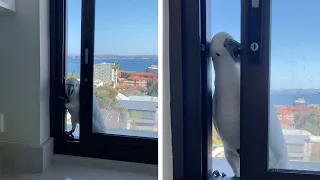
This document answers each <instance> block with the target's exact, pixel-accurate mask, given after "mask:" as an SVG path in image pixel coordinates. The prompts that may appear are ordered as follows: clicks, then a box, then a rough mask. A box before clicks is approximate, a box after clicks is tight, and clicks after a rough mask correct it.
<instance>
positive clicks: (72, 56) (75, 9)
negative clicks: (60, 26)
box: [65, 0, 81, 138]
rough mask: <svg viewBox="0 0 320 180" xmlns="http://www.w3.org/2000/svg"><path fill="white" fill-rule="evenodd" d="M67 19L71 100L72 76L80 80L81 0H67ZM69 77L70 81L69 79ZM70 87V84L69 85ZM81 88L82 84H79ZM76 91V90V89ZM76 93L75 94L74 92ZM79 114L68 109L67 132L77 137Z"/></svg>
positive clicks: (67, 68)
mask: <svg viewBox="0 0 320 180" xmlns="http://www.w3.org/2000/svg"><path fill="white" fill-rule="evenodd" d="M66 16H67V18H66V19H67V21H66V29H67V30H66V31H67V32H66V52H67V57H66V62H65V66H66V76H67V77H66V78H65V79H66V96H67V98H68V101H70V99H71V97H72V95H71V96H68V82H69V81H70V78H75V82H78V83H79V82H80V48H81V1H79V0H68V1H67V14H66ZM68 79H69V81H68ZM69 87H70V86H69ZM78 87H79V88H80V86H78ZM70 92H71V91H70ZM75 92H76V91H75ZM73 95H75V94H73ZM76 116H78V115H73V112H72V110H70V112H69V111H68V110H66V123H65V124H66V127H65V130H66V132H70V131H71V130H72V131H73V130H74V132H73V135H74V137H75V138H77V137H79V124H78V122H79V121H78V118H76Z"/></svg>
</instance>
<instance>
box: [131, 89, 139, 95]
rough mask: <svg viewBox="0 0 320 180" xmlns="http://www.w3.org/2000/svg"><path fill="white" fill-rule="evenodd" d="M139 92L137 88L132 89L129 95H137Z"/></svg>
mask: <svg viewBox="0 0 320 180" xmlns="http://www.w3.org/2000/svg"><path fill="white" fill-rule="evenodd" d="M140 94H141V92H140V91H138V90H134V91H132V92H131V95H133V96H137V95H140Z"/></svg>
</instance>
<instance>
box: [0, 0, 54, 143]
mask: <svg viewBox="0 0 320 180" xmlns="http://www.w3.org/2000/svg"><path fill="white" fill-rule="evenodd" d="M48 3H49V2H48V0H16V4H15V6H16V12H14V13H2V14H0V29H1V31H0V39H1V41H0V113H3V114H4V117H5V132H4V133H0V141H5V142H16V143H21V144H30V145H40V144H41V143H42V142H44V141H45V140H46V139H47V138H48V137H49V124H50V123H49V97H48V95H49V54H48V53H49V50H48V47H49V44H48V43H49V41H48V20H49V17H48V11H49V9H48Z"/></svg>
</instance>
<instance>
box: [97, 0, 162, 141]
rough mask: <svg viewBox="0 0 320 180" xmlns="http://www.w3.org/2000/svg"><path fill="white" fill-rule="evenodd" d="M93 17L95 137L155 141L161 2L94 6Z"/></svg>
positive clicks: (111, 0) (113, 1)
mask: <svg viewBox="0 0 320 180" xmlns="http://www.w3.org/2000/svg"><path fill="white" fill-rule="evenodd" d="M95 13H96V15H95V52H94V84H93V87H94V93H95V94H94V98H93V100H94V102H93V104H94V107H93V111H94V113H96V114H94V117H93V122H92V123H93V132H94V133H111V134H123V135H130V136H146V137H157V127H158V117H157V106H158V56H157V53H158V2H157V1H155V0H151V1H150V0H130V1H127V0H108V1H106V0H96V12H95ZM95 104H96V106H95ZM95 116H97V117H95Z"/></svg>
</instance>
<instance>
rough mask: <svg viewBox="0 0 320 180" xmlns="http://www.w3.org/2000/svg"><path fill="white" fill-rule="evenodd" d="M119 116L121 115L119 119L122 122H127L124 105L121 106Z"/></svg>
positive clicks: (126, 110)
mask: <svg viewBox="0 0 320 180" xmlns="http://www.w3.org/2000/svg"><path fill="white" fill-rule="evenodd" d="M120 116H121V121H122V122H124V123H127V120H128V109H127V108H125V107H123V108H121V112H120Z"/></svg>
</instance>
